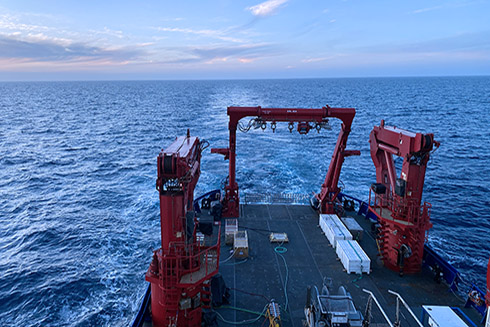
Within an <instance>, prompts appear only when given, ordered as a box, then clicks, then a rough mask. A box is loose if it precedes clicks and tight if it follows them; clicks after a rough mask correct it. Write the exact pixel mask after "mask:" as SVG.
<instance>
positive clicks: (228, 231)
mask: <svg viewBox="0 0 490 327" xmlns="http://www.w3.org/2000/svg"><path fill="white" fill-rule="evenodd" d="M236 232H238V219H226V220H225V243H226V245H233V239H234V237H235V233H236Z"/></svg>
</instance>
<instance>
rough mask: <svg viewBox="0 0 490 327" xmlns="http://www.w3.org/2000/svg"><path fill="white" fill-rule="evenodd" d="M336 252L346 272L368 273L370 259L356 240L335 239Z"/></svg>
mask: <svg viewBox="0 0 490 327" xmlns="http://www.w3.org/2000/svg"><path fill="white" fill-rule="evenodd" d="M336 252H337V256H338V257H339V259H340V262H342V265H343V266H344V268H345V270H347V273H349V274H350V273H356V274H362V273H366V274H369V272H370V270H371V259H369V257H368V256H367V255H366V253H365V252H364V250H363V249H362V248H361V246H360V245H359V243H357V241H352V240H347V241H344V240H339V241H337V250H336Z"/></svg>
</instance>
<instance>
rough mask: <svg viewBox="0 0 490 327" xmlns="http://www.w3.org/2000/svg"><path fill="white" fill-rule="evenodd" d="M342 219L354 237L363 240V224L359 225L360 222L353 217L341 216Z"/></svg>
mask: <svg viewBox="0 0 490 327" xmlns="http://www.w3.org/2000/svg"><path fill="white" fill-rule="evenodd" d="M341 220H342V222H343V223H344V225H345V227H347V229H348V230H349V232H350V233H351V234H352V239H353V240H357V241H359V242H360V241H362V235H363V233H364V230H363V229H362V227H361V225H359V223H358V222H357V221H356V220H355V219H354V218H352V217H345V218H341Z"/></svg>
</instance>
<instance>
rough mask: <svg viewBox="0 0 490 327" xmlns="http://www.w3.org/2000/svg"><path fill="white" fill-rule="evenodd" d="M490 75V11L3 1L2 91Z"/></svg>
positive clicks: (376, 5)
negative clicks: (10, 85) (35, 83)
mask: <svg viewBox="0 0 490 327" xmlns="http://www.w3.org/2000/svg"><path fill="white" fill-rule="evenodd" d="M459 75H490V0H488V1H471V0H468V1H465V0H457V1H451V0H449V1H432V0H425V1H422V0H411V1H401V0H389V1H378V0H369V1H368V0H358V1H356V0H323V1H321V0H267V1H262V0H217V1H204V0H200V1H194V0H180V1H178V0H173V1H164V0H159V1H126V0H118V1H110V0H97V1H92V0H84V1H80V0H76V1H75V0H73V1H71V0H65V1H61V0H57V1H51V0H43V1H39V0H11V1H10V0H8V1H4V0H0V80H2V81H9V80H133V79H138V80H155V79H158V80H160V79H163V80H165V79H241V78H244V79H249V78H322V77H372V76H373V77H376V76H459Z"/></svg>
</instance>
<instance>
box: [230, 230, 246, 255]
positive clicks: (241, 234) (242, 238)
mask: <svg viewBox="0 0 490 327" xmlns="http://www.w3.org/2000/svg"><path fill="white" fill-rule="evenodd" d="M233 253H234V256H235V258H247V257H248V235H247V231H238V232H236V233H235V240H234V242H233Z"/></svg>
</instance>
